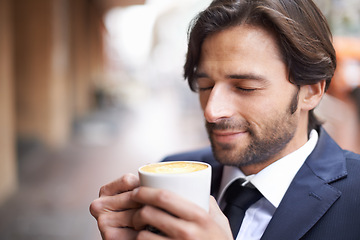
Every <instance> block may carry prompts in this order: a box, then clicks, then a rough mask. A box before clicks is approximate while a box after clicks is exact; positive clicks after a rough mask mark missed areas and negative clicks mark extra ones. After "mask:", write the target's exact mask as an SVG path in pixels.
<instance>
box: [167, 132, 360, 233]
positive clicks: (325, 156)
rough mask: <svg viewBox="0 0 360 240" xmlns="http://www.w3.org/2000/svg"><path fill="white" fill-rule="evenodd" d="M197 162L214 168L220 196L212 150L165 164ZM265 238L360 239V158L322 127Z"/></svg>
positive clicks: (215, 189)
mask: <svg viewBox="0 0 360 240" xmlns="http://www.w3.org/2000/svg"><path fill="white" fill-rule="evenodd" d="M178 160H194V161H203V162H207V163H209V164H211V165H212V166H213V176H212V188H211V194H212V195H213V196H215V197H216V196H217V194H218V191H219V186H220V181H221V175H222V169H223V166H222V165H221V164H219V163H218V162H216V160H215V159H214V156H213V154H212V152H211V149H210V148H205V149H202V150H199V151H194V152H189V153H183V154H177V155H174V156H170V157H167V158H166V159H165V161H178ZM261 239H269V240H293V239H311V240H318V239H324V240H359V239H360V155H357V154H354V153H352V152H349V151H345V150H342V149H341V148H340V147H339V146H338V145H337V144H336V143H335V142H334V141H333V140H332V139H331V137H330V136H329V135H328V134H327V133H326V131H325V130H324V129H322V128H321V129H320V136H319V141H318V143H317V145H316V147H315V149H314V151H313V152H312V153H311V155H310V156H309V157H308V158H307V159H306V161H305V163H304V164H303V166H302V167H301V168H300V170H299V172H298V173H297V174H296V176H295V178H294V179H293V181H292V183H291V184H290V186H289V188H288V190H287V192H286V194H285V196H284V198H283V199H282V201H281V203H280V205H279V207H278V208H277V210H276V211H275V214H274V216H273V218H272V219H271V221H270V223H269V225H268V227H267V228H266V230H265V232H264V235H263V236H262V238H261Z"/></svg>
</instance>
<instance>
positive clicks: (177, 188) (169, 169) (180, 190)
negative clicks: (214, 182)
mask: <svg viewBox="0 0 360 240" xmlns="http://www.w3.org/2000/svg"><path fill="white" fill-rule="evenodd" d="M138 173H139V178H140V185H141V186H146V187H152V188H157V189H166V190H169V191H172V192H174V193H176V194H178V195H179V196H181V197H183V198H185V199H188V200H190V201H192V202H194V203H196V204H197V205H199V206H200V207H202V208H203V209H205V210H206V211H209V197H210V185H211V166H210V165H209V164H207V163H203V162H195V161H176V162H160V163H153V164H149V165H145V166H142V167H140V168H139V170H138Z"/></svg>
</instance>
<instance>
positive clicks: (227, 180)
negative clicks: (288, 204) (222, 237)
mask: <svg viewBox="0 0 360 240" xmlns="http://www.w3.org/2000/svg"><path fill="white" fill-rule="evenodd" d="M317 141H318V133H317V132H316V131H315V130H312V131H311V133H310V138H309V140H308V142H306V143H305V144H304V145H303V146H302V147H301V148H299V149H298V150H296V151H294V152H292V153H290V154H289V155H287V156H285V157H283V158H281V159H279V160H277V161H276V162H274V163H272V164H271V165H269V166H267V167H266V168H264V169H263V170H261V171H260V172H259V173H257V174H253V175H249V176H245V175H244V173H243V172H241V170H240V169H239V168H237V167H230V166H225V167H224V170H223V177H222V180H221V185H220V195H219V201H218V202H219V205H220V207H222V208H223V207H224V202H223V201H222V198H223V195H224V192H225V190H226V189H227V187H228V186H229V185H230V184H231V183H232V182H233V181H235V180H236V179H238V178H243V179H245V180H246V181H245V183H244V184H246V183H248V182H251V183H252V184H253V185H254V186H255V187H256V188H257V189H258V190H259V191H260V192H261V193H262V195H263V196H264V197H263V198H261V199H260V200H259V201H257V202H256V203H255V204H253V205H252V206H251V207H250V208H249V209H248V210H247V211H246V213H245V217H244V220H243V223H242V224H241V227H240V230H239V233H238V235H237V238H236V240H259V239H260V238H261V236H262V235H263V234H264V232H265V229H266V227H267V225H268V224H269V222H270V220H271V218H272V216H273V215H274V212H275V210H276V208H277V207H278V206H279V204H280V202H281V199H282V198H283V197H284V195H285V192H286V190H287V189H288V187H289V185H290V183H291V182H292V180H293V178H294V177H295V175H296V173H297V172H298V171H299V169H300V168H301V166H302V165H303V164H304V162H305V160H306V158H307V157H308V156H309V155H310V154H311V152H312V151H313V150H314V148H315V146H316V143H317Z"/></svg>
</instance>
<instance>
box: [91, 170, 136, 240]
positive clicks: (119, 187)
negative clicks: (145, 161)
mask: <svg viewBox="0 0 360 240" xmlns="http://www.w3.org/2000/svg"><path fill="white" fill-rule="evenodd" d="M138 186H139V178H138V177H137V176H135V175H132V174H126V175H124V176H123V177H121V178H119V179H117V180H116V181H114V182H111V183H109V184H107V185H105V186H103V187H102V188H101V189H100V193H99V198H98V199H96V200H94V201H93V202H92V203H91V205H90V212H91V214H92V215H93V216H94V217H95V218H96V220H97V222H98V227H99V230H100V232H101V236H102V238H103V239H104V240H111V239H121V240H134V239H136V236H137V231H135V230H134V229H133V224H132V219H133V215H134V213H135V212H136V210H137V209H139V208H140V207H141V206H142V205H141V204H139V203H138V202H135V201H134V200H132V198H131V195H132V194H131V193H132V191H133V190H134V189H135V188H137V187H138Z"/></svg>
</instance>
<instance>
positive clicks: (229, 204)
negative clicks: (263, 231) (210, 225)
mask: <svg viewBox="0 0 360 240" xmlns="http://www.w3.org/2000/svg"><path fill="white" fill-rule="evenodd" d="M243 182H244V180H243V179H238V180H236V181H234V182H233V183H232V184H231V185H230V186H229V188H228V189H227V190H226V192H225V194H224V200H225V203H226V205H225V208H224V210H223V212H224V214H225V216H226V217H227V218H228V219H229V222H230V227H231V232H232V234H233V237H234V239H236V236H237V234H238V232H239V229H240V225H241V223H242V220H243V218H244V216H245V212H246V209H248V208H249V207H250V206H251V205H252V204H254V203H255V202H256V201H258V200H259V199H260V198H261V197H262V195H261V193H260V192H259V190H257V189H256V188H254V187H246V186H244V187H243V186H241V184H242V183H243Z"/></svg>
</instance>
